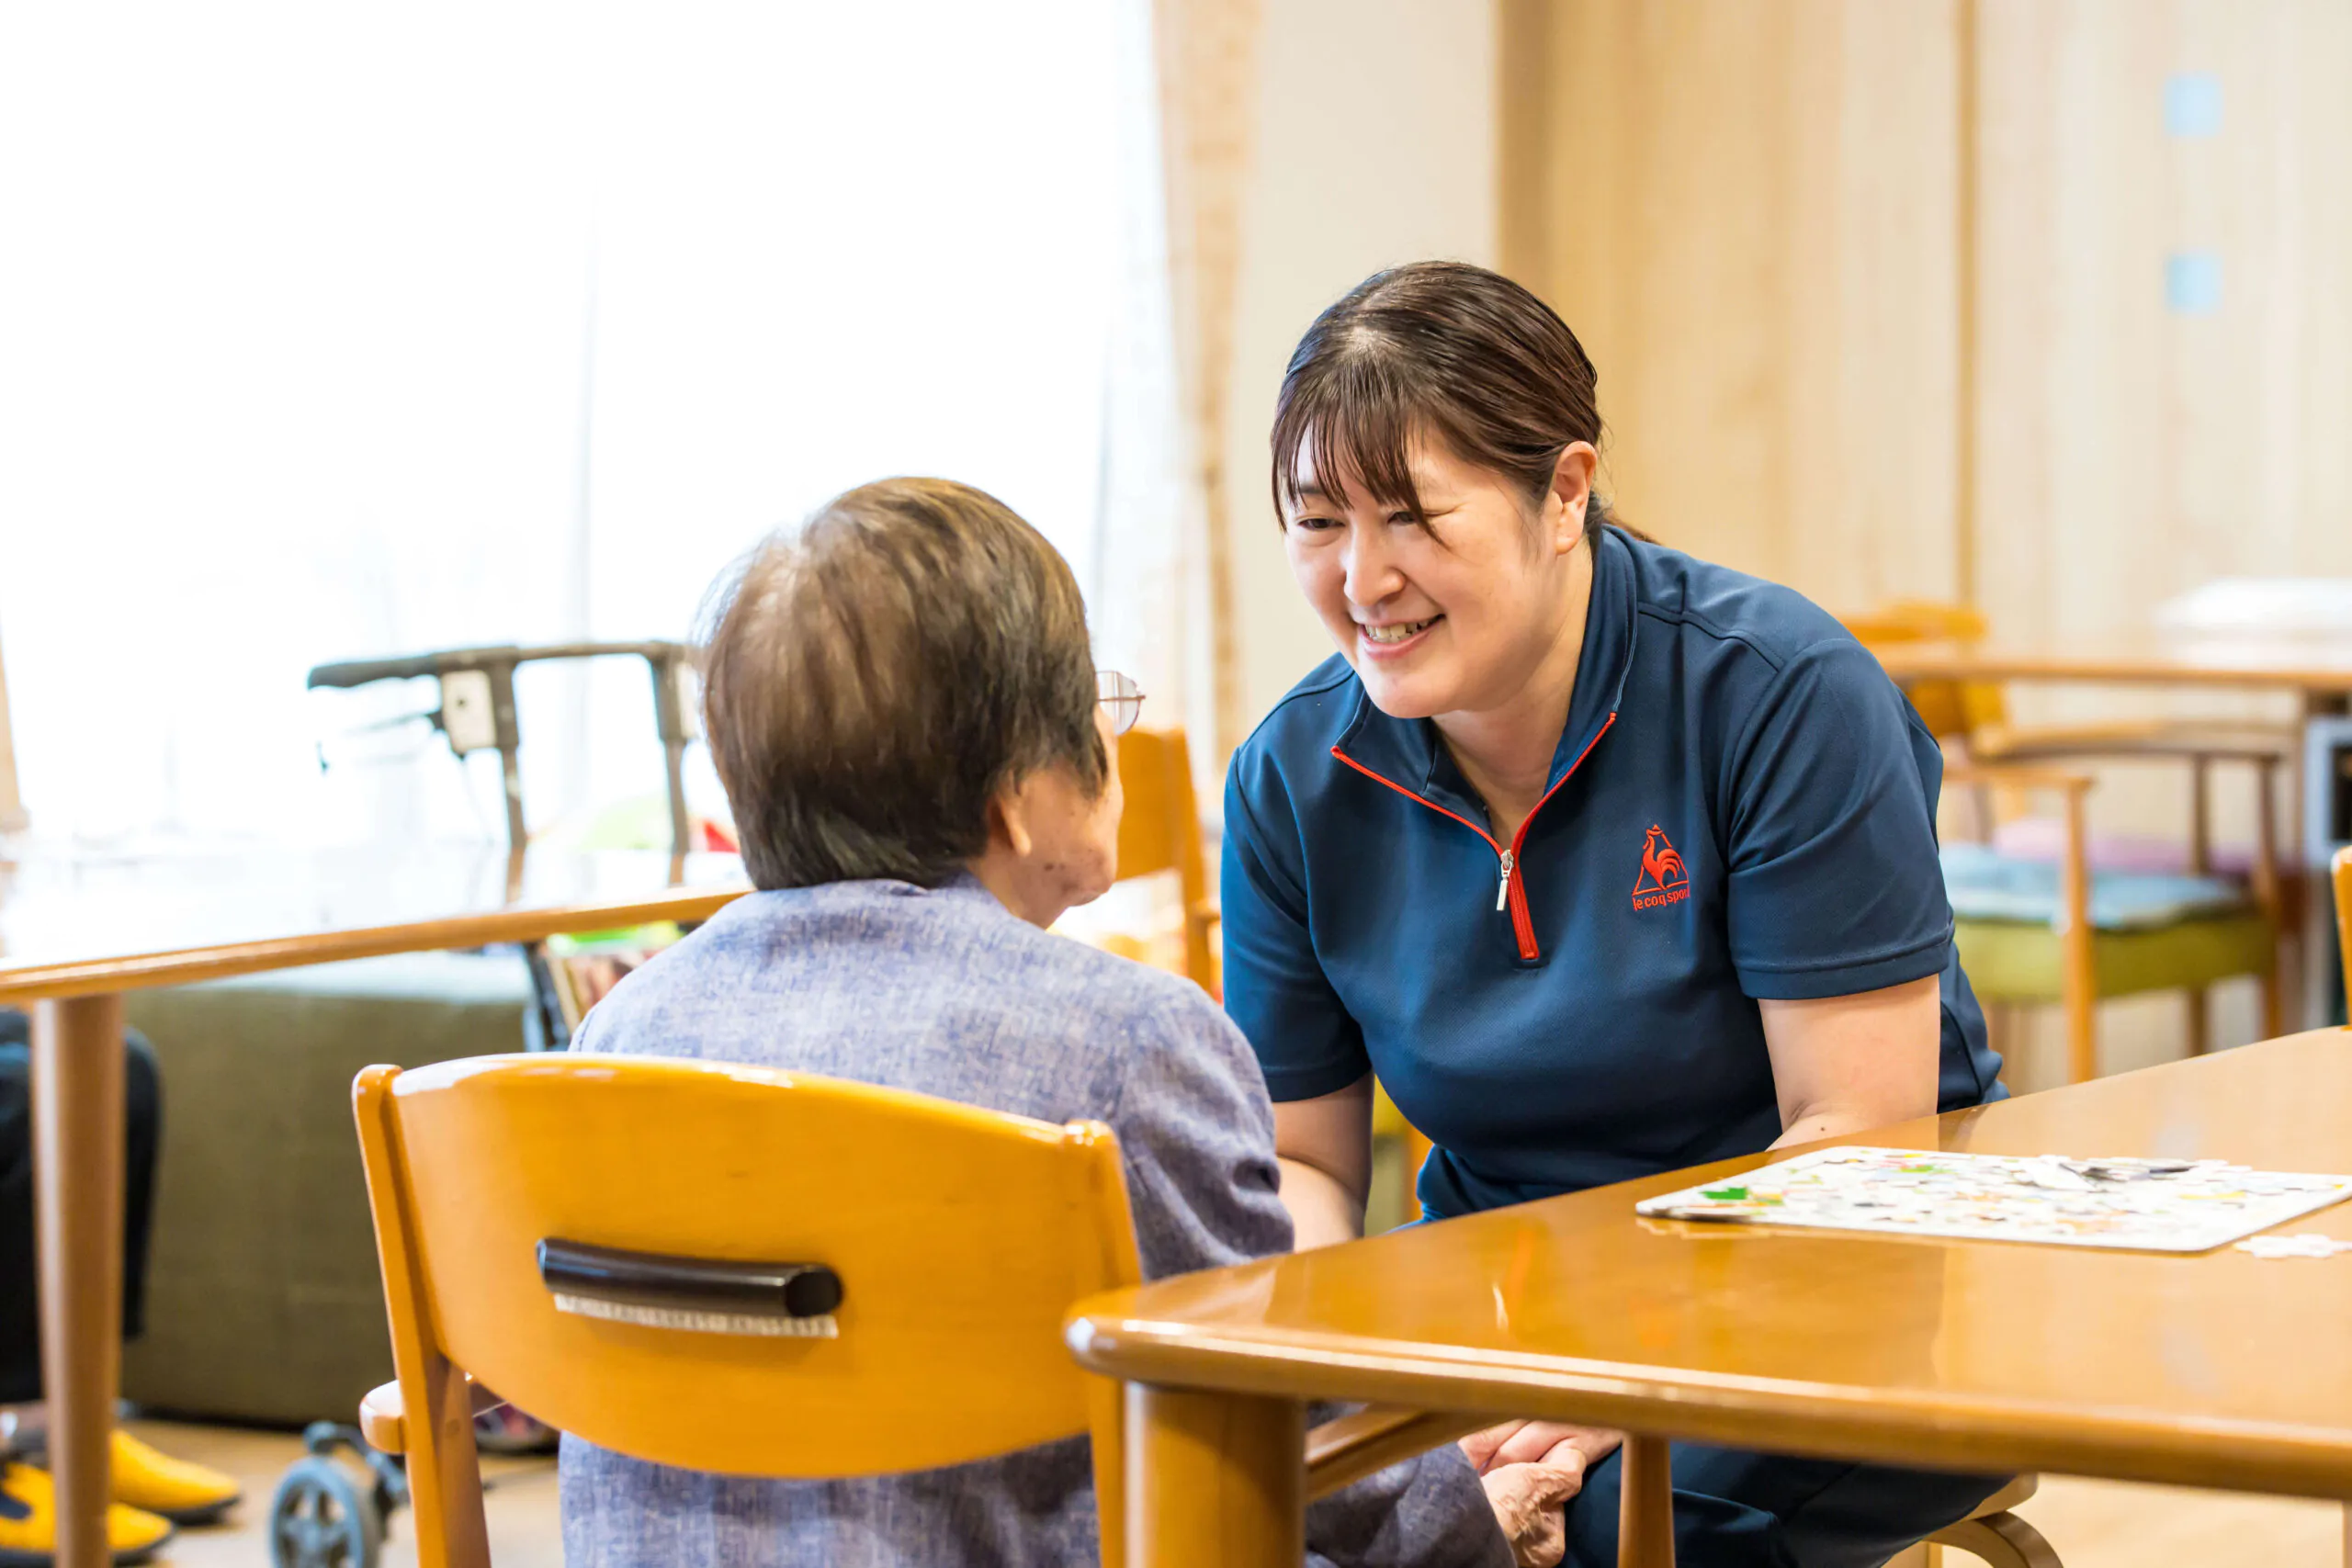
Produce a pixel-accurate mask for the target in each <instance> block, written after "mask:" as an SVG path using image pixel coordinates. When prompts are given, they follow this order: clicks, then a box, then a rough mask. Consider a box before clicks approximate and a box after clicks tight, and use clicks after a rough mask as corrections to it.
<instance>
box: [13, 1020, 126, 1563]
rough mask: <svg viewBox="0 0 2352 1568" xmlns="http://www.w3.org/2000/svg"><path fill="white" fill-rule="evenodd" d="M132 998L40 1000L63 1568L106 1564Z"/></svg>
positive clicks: (42, 1222)
mask: <svg viewBox="0 0 2352 1568" xmlns="http://www.w3.org/2000/svg"><path fill="white" fill-rule="evenodd" d="M122 1027H123V1026H122V998H120V997H114V996H108V997H74V998H67V999H64V1000H57V1001H40V1002H36V1003H35V1004H34V1005H33V1031H32V1102H33V1230H34V1234H35V1235H36V1237H37V1238H38V1246H39V1258H40V1266H39V1267H40V1333H41V1350H40V1360H41V1378H42V1382H44V1384H45V1385H46V1388H45V1393H47V1395H48V1399H49V1453H50V1469H51V1474H52V1475H53V1476H54V1477H55V1479H56V1483H57V1559H56V1561H57V1568H102V1565H103V1564H105V1563H106V1562H107V1561H108V1555H107V1529H106V1516H107V1501H108V1496H109V1494H110V1493H111V1492H112V1490H113V1486H112V1477H111V1475H110V1473H109V1469H108V1453H107V1450H108V1444H109V1442H110V1441H111V1438H112V1433H113V1430H114V1398H115V1386H116V1378H117V1373H118V1370H119V1361H120V1358H121V1354H122V1160H123V1114H124V1113H123V1060H122Z"/></svg>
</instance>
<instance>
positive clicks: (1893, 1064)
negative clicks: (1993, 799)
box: [1283, 975, 1943, 1201]
mask: <svg viewBox="0 0 2352 1568" xmlns="http://www.w3.org/2000/svg"><path fill="white" fill-rule="evenodd" d="M1938 987H1939V977H1938V976H1934V975H1927V976H1921V977H1920V978H1918V979H1917V980H1906V981H1905V982H1904V983H1903V984H1902V985H1900V986H1889V987H1885V988H1884V989H1883V990H1877V991H1861V992H1859V993H1857V994H1855V995H1853V996H1848V997H1821V998H1815V999H1813V1000H1808V1001H1770V1000H1768V1001H1761V1002H1758V1004H1757V1006H1758V1007H1759V1008H1760V1009H1762V1010H1763V1014H1764V1044H1765V1048H1766V1050H1767V1051H1769V1052H1770V1055H1771V1058H1772V1086H1773V1089H1774V1090H1775V1091H1776V1092H1777V1094H1778V1096H1779V1098H1780V1101H1781V1135H1780V1136H1779V1137H1778V1138H1776V1139H1774V1140H1773V1142H1772V1146H1773V1147H1774V1148H1776V1149H1777V1148H1779V1147H1781V1145H1784V1144H1802V1143H1807V1142H1810V1141H1811V1140H1813V1139H1815V1138H1834V1137H1837V1136H1838V1135H1840V1134H1846V1133H1859V1132H1860V1131H1861V1130H1862V1129H1864V1128H1865V1127H1883V1126H1885V1125H1886V1124H1887V1123H1888V1122H1905V1121H1908V1120H1910V1119H1911V1118H1912V1117H1914V1116H1930V1115H1933V1114H1934V1113H1935V1109H1936V1077H1937V1065H1938V1059H1939V1055H1940V1054H1941V1051H1942V1046H1943V1003H1942V998H1941V995H1940V992H1939V988H1938ZM1283 1198H1284V1201H1288V1198H1289V1192H1288V1180H1287V1178H1285V1180H1284V1192H1283Z"/></svg>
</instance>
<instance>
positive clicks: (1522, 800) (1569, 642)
mask: <svg viewBox="0 0 2352 1568" xmlns="http://www.w3.org/2000/svg"><path fill="white" fill-rule="evenodd" d="M1564 564H1565V565H1566V568H1567V576H1568V581H1567V582H1566V585H1565V586H1564V587H1563V588H1562V590H1561V599H1562V606H1561V609H1562V614H1561V618H1560V623H1559V625H1558V626H1557V627H1556V628H1555V631H1554V635H1553V637H1552V640H1551V645H1550V647H1548V648H1547V649H1544V654H1543V656H1542V657H1541V658H1540V659H1538V660H1536V661H1535V664H1534V665H1533V667H1532V668H1531V669H1530V670H1529V671H1528V673H1527V678H1526V680H1524V681H1523V682H1521V683H1520V685H1519V687H1518V689H1517V690H1516V691H1514V692H1512V693H1511V694H1510V695H1509V696H1508V697H1507V698H1505V699H1504V700H1503V701H1502V702H1500V703H1498V704H1497V705H1494V706H1492V707H1486V708H1480V709H1476V710H1475V711H1464V712H1461V713H1444V714H1439V715H1438V716H1437V719H1436V723H1437V728H1438V733H1439V734H1440V735H1441V736H1442V737H1443V738H1444V739H1445V749H1446V750H1447V751H1449V752H1451V753H1452V754H1453V761H1454V763H1455V765H1457V766H1458V767H1460V768H1461V770H1462V775H1463V777H1464V778H1465V779H1467V780H1468V781H1469V783H1470V787H1471V788H1472V789H1474V790H1476V791H1477V792H1478V797H1479V798H1480V799H1481V800H1483V801H1485V802H1486V803H1487V817H1488V818H1489V820H1490V822H1491V825H1492V826H1493V829H1494V832H1495V837H1496V838H1498V839H1499V840H1502V841H1503V842H1504V843H1506V844H1508V843H1510V841H1511V840H1514V839H1516V838H1517V837H1518V836H1519V829H1520V827H1521V824H1523V823H1524V822H1525V821H1526V820H1527V818H1528V817H1529V816H1530V815H1531V814H1532V812H1533V811H1534V809H1535V807H1536V805H1537V803H1539V802H1540V801H1542V800H1543V798H1544V787H1545V786H1546V785H1547V784H1549V783H1550V782H1551V777H1552V759H1553V758H1554V757H1555V755H1557V754H1558V752H1559V750H1560V737H1561V735H1562V734H1563V733H1564V732H1565V731H1566V729H1567V727H1568V704H1569V702H1570V701H1571V700H1572V699H1573V698H1574V697H1575V695H1576V690H1577V664H1578V662H1579V661H1580V660H1581V659H1582V657H1583V653H1584V625H1585V616H1586V614H1587V612H1588V611H1589V608H1590V606H1591V603H1592V548H1591V546H1590V544H1589V543H1585V544H1580V545H1578V546H1577V548H1576V549H1575V550H1573V551H1571V552H1570V553H1569V555H1568V557H1567V559H1566V562H1565V563H1564Z"/></svg>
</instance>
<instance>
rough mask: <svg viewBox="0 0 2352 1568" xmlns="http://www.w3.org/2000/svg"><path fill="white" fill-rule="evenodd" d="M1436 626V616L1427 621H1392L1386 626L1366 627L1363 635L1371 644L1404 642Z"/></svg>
mask: <svg viewBox="0 0 2352 1568" xmlns="http://www.w3.org/2000/svg"><path fill="white" fill-rule="evenodd" d="M1436 624H1437V617H1436V616H1435V615H1431V616H1430V618H1429V619H1428V620H1426V621H1391V622H1389V623H1388V624H1387V625H1386V626H1365V627H1364V628H1363V635H1364V637H1365V639H1366V640H1367V641H1371V642H1403V641H1404V640H1405V639H1406V638H1407V637H1413V636H1415V635H1417V634H1419V632H1422V631H1424V630H1426V629H1427V628H1429V627H1430V626H1435V625H1436Z"/></svg>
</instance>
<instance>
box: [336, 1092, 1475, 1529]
mask: <svg viewBox="0 0 2352 1568" xmlns="http://www.w3.org/2000/svg"><path fill="white" fill-rule="evenodd" d="M353 1096H354V1101H355V1111H356V1117H357V1121H358V1124H359V1145H360V1152H361V1155H362V1157H363V1160H364V1163H365V1165H366V1168H367V1175H368V1203H369V1206H370V1207H371V1209H372V1210H373V1212H374V1215H375V1223H376V1246H377V1254H378V1257H379V1260H380V1261H381V1263H382V1266H383V1275H384V1296H385V1304H386V1307H387V1309H388V1311H389V1314H390V1320H391V1337H392V1362H393V1366H394V1369H395V1371H397V1373H398V1380H397V1381H396V1382H391V1383H388V1384H386V1385H384V1386H383V1387H381V1388H379V1389H377V1390H375V1391H374V1392H373V1393H369V1394H368V1397H367V1399H366V1401H365V1402H364V1403H363V1404H362V1405H361V1407H360V1425H361V1429H362V1430H363V1431H364V1432H365V1433H366V1435H367V1438H368V1441H369V1442H371V1443H373V1444H375V1445H376V1446H377V1447H378V1448H379V1449H381V1450H384V1451H386V1452H388V1453H397V1454H405V1455H406V1456H407V1457H408V1477H409V1487H410V1495H411V1496H412V1498H413V1501H414V1503H415V1506H416V1536H417V1554H418V1561H419V1563H420V1564H421V1568H480V1565H481V1564H484V1563H487V1562H489V1546H488V1542H487V1537H486V1535H485V1531H484V1524H483V1517H482V1499H481V1472H480V1469H479V1468H478V1465H477V1461H476V1456H475V1451H474V1439H473V1424H472V1422H471V1420H470V1419H469V1412H470V1411H471V1409H472V1408H473V1406H474V1405H475V1404H477V1403H478V1402H481V1403H487V1399H486V1396H478V1394H477V1392H476V1390H477V1386H478V1385H477V1382H476V1380H477V1379H479V1380H480V1383H481V1385H486V1386H488V1387H492V1388H495V1389H497V1390H498V1391H499V1393H500V1394H501V1395H503V1396H504V1397H505V1398H508V1399H512V1400H513V1401H514V1402H515V1403H516V1404H520V1405H522V1406H523V1407H525V1408H526V1409H528V1410H530V1411H531V1412H532V1413H533V1414H535V1415H537V1416H539V1417H540V1418H541V1419H543V1420H545V1421H547V1422H548V1424H549V1425H551V1426H554V1427H560V1429H562V1430H564V1431H566V1432H570V1433H573V1434H575V1435H577V1436H579V1437H581V1438H585V1439H586V1440H587V1441H589V1442H592V1443H596V1444H599V1445H601V1446H603V1447H605V1448H609V1449H613V1450H617V1451H619V1452H622V1453H627V1454H631V1455H634V1456H636V1457H637V1458H639V1459H643V1460H648V1461H652V1462H655V1463H660V1464H668V1465H676V1466H680V1467H684V1468H688V1469H695V1470H703V1471H717V1472H725V1473H729V1474H735V1475H758V1476H769V1477H778V1478H795V1479H815V1478H820V1477H838V1476H853V1475H871V1474H878V1473H883V1472H896V1471H905V1470H916V1469H927V1468H932V1467H935V1466H941V1465H950V1464H956V1463H961V1462H963V1461H969V1460H977V1459H983V1458H987V1457H989V1456H990V1455H995V1454H1001V1453H1005V1452H1009V1451H1011V1450H1015V1449H1021V1448H1026V1447H1029V1446H1031V1445H1033V1444H1036V1443H1043V1442H1048V1441H1052V1440H1054V1439H1056V1438H1069V1437H1073V1436H1076V1435H1078V1434H1080V1433H1090V1434H1091V1437H1092V1438H1093V1450H1094V1461H1093V1462H1094V1478H1095V1486H1096V1490H1097V1494H1098V1496H1099V1498H1100V1502H1101V1508H1102V1517H1103V1562H1104V1564H1105V1568H1119V1564H1120V1563H1121V1562H1123V1561H1124V1560H1125V1556H1124V1554H1125V1526H1124V1520H1125V1490H1124V1485H1123V1469H1122V1441H1121V1433H1120V1420H1119V1416H1120V1412H1119V1404H1120V1400H1119V1393H1118V1390H1117V1386H1116V1385H1114V1384H1113V1383H1111V1382H1106V1381H1104V1380H1103V1379H1100V1378H1096V1377H1093V1376H1091V1374H1088V1373H1085V1372H1083V1371H1080V1369H1079V1367H1078V1366H1077V1364H1076V1363H1075V1362H1074V1361H1073V1360H1072V1359H1070V1356H1069V1351H1068V1350H1067V1349H1066V1348H1064V1346H1063V1342H1062V1319H1063V1317H1064V1315H1065V1314H1067V1313H1068V1311H1069V1308H1070V1306H1071V1305H1072V1304H1073V1303H1075V1302H1077V1301H1078V1300H1079V1299H1080V1297H1082V1296H1085V1295H1089V1294H1091V1293H1093V1292H1098V1291H1103V1290H1109V1289H1113V1288H1114V1287H1117V1286H1120V1285H1125V1284H1131V1283H1134V1282H1135V1281H1136V1280H1137V1279H1138V1277H1139V1274H1140V1270H1139V1269H1138V1266H1137V1262H1136V1241H1135V1230H1134V1225H1133V1222H1132V1220H1131V1218H1130V1216H1129V1213H1128V1210H1127V1197H1126V1186H1125V1179H1124V1178H1123V1176H1122V1174H1121V1170H1120V1164H1119V1150H1118V1145H1117V1142H1116V1140H1115V1139H1114V1137H1113V1135H1112V1134H1111V1132H1110V1130H1109V1129H1108V1128H1107V1127H1105V1126H1103V1124H1102V1123H1100V1122H1071V1123H1069V1125H1067V1126H1061V1127H1057V1126H1053V1125H1050V1124H1048V1123H1046V1122H1035V1121H1032V1120H1029V1119H1028V1118H1025V1117H1020V1116H1012V1115H1006V1114H1003V1113H1001V1112H997V1111H983V1110H979V1109H977V1108H974V1107H971V1106H966V1105H958V1104H954V1103H951V1102H949V1101H946V1100H934V1099H932V1098H929V1097H927V1096H923V1095H918V1094H910V1093H906V1092H903V1091H901V1090H897V1089H879V1088H875V1087H873V1086H870V1085H865V1084H854V1083H843V1082H840V1081H837V1080H833V1079H828V1078H820V1077H809V1076H806V1075H801V1074H788V1073H781V1072H773V1071H766V1070H763V1069H760V1068H756V1067H748V1066H730V1065H726V1064H720V1063H705V1062H686V1061H665V1060H660V1059H655V1058H645V1057H625V1056H570V1055H513V1056H483V1057H476V1058H472V1059H470V1060H464V1061H455V1062H445V1063H441V1064H438V1065H436V1066H428V1067H420V1068H417V1069H414V1070H413V1071H408V1072H402V1071H401V1069H399V1068H397V1067H390V1066H375V1067H369V1068H368V1069H367V1070H365V1071H364V1072H362V1073H361V1074H360V1075H359V1077H358V1078H357V1080H356V1083H355V1084H354V1086H353ZM779 1412H788V1413H789V1414H788V1416H779V1414H778V1413H779ZM1480 1424H1481V1423H1480V1422H1479V1421H1477V1420H1476V1419H1474V1418H1467V1417H1442V1416H1423V1415H1418V1414H1412V1413H1408V1412H1399V1411H1382V1410H1368V1411H1363V1412H1360V1413H1358V1414H1357V1415H1355V1416H1350V1417H1348V1418H1346V1419H1345V1420H1342V1421H1337V1422H1332V1423H1330V1424H1329V1425H1327V1426H1324V1427H1317V1428H1316V1429H1315V1430H1314V1431H1313V1432H1311V1433H1309V1434H1308V1438H1307V1446H1306V1452H1305V1453H1304V1454H1303V1455H1302V1456H1301V1462H1302V1463H1303V1464H1305V1465H1306V1470H1307V1475H1308V1492H1309V1495H1315V1496H1320V1495H1325V1494H1326V1493H1328V1492H1330V1491H1332V1490H1334V1489H1336V1488H1337V1487H1339V1486H1342V1485H1345V1484H1346V1483H1348V1482H1350V1481H1352V1480H1355V1479H1357V1478H1359V1477H1361V1476H1363V1475H1366V1474H1369V1473H1371V1472H1373V1471H1374V1470H1377V1469H1379V1468H1381V1467H1382V1466H1384V1465H1387V1464H1391V1463H1395V1462H1396V1461H1398V1460H1400V1459H1403V1458H1406V1457H1408V1456H1409V1455H1411V1454H1413V1453H1417V1452H1419V1451H1420V1450H1424V1449H1428V1448H1433V1447H1435V1446H1437V1445H1438V1444H1440V1443H1443V1442H1450V1441H1452V1440H1453V1438H1457V1437H1460V1436H1461V1435H1463V1434H1464V1433H1465V1432H1467V1431H1470V1430H1472V1429H1474V1428H1475V1427H1477V1426H1478V1425H1480Z"/></svg>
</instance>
